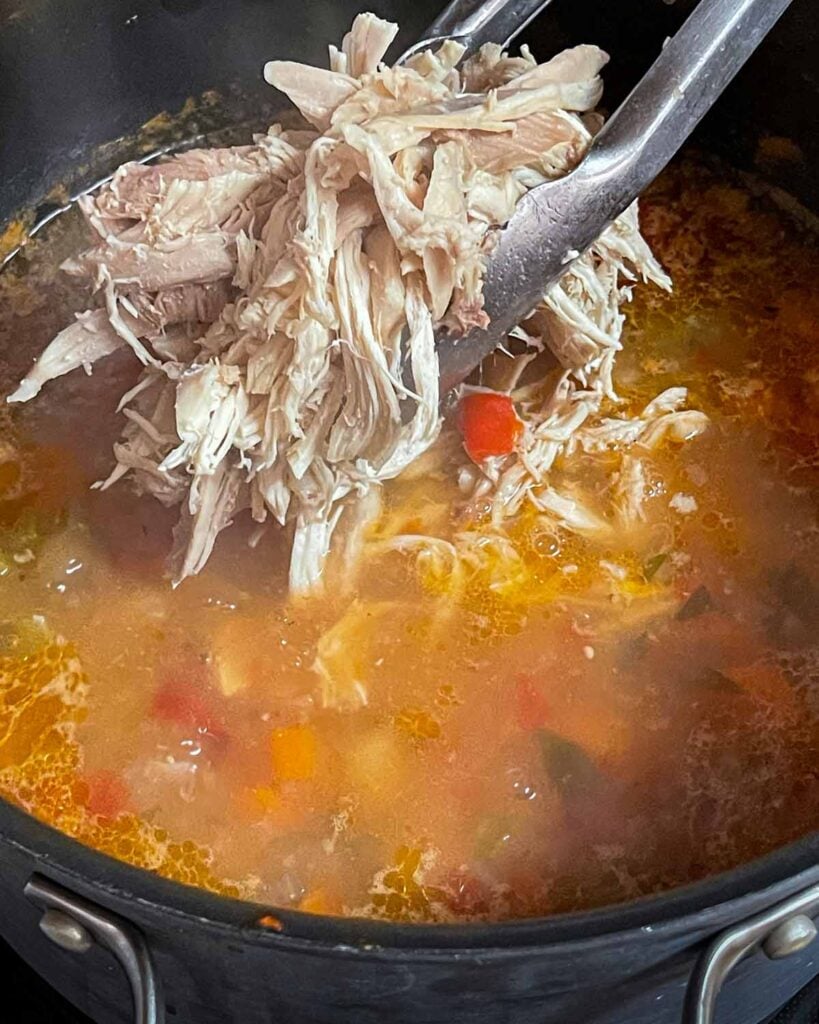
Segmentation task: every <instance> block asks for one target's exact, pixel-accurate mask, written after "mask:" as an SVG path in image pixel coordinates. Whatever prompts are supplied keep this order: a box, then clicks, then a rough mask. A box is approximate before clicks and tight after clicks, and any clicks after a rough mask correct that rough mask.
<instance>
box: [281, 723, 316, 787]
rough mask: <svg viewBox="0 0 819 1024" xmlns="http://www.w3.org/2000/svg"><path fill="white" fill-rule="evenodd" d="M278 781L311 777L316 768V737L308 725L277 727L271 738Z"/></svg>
mask: <svg viewBox="0 0 819 1024" xmlns="http://www.w3.org/2000/svg"><path fill="white" fill-rule="evenodd" d="M270 751H271V756H272V761H273V777H274V778H275V779H276V780H277V781H287V780H303V779H311V778H312V777H313V775H314V773H315V770H316V737H315V733H314V732H313V730H312V729H311V728H310V727H309V726H307V725H288V726H285V727H284V728H282V729H275V730H274V731H273V735H272V737H271V740H270Z"/></svg>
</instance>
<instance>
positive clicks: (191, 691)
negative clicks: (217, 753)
mask: <svg viewBox="0 0 819 1024" xmlns="http://www.w3.org/2000/svg"><path fill="white" fill-rule="evenodd" d="M151 714H152V715H153V717H154V718H156V719H158V720H159V721H161V722H174V723H176V724H177V725H183V726H186V727H187V728H190V729H193V730H195V731H196V732H197V733H199V734H201V735H209V736H212V737H213V738H214V739H217V740H223V739H225V737H226V733H225V729H224V726H223V725H222V724H221V723H220V721H219V719H218V717H217V715H216V714H215V712H214V711H213V709H212V708H211V706H210V705H209V703H208V700H207V698H206V696H205V694H204V693H203V692H202V688H201V686H200V685H199V683H198V681H197V682H190V681H188V680H186V679H178V678H171V679H170V680H168V681H166V682H165V683H163V684H162V685H160V687H159V689H158V690H157V691H156V693H155V694H154V699H153V702H152V704H151Z"/></svg>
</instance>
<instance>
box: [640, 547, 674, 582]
mask: <svg viewBox="0 0 819 1024" xmlns="http://www.w3.org/2000/svg"><path fill="white" fill-rule="evenodd" d="M667 559H668V553H667V552H665V551H661V552H660V554H658V555H653V556H652V557H651V558H649V559H648V560H647V561H646V563H645V564H644V565H643V579H645V581H646V582H647V583H650V582H651V580H653V579H654V577H655V576H656V575H657V571H658V570H659V569H660V568H661V567H662V566H663V565H664V564H665V562H666V561H667Z"/></svg>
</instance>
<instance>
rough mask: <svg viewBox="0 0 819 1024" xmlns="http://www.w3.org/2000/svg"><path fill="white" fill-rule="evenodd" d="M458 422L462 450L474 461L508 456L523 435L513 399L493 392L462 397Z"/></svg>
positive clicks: (479, 392) (476, 392)
mask: <svg viewBox="0 0 819 1024" xmlns="http://www.w3.org/2000/svg"><path fill="white" fill-rule="evenodd" d="M458 420H459V425H460V428H461V433H462V434H463V438H464V448H466V451H467V454H468V455H469V457H470V458H471V459H473V460H474V461H475V462H483V460H484V459H488V458H490V457H491V456H493V455H495V456H497V455H509V454H510V452H512V451H514V448H515V445H516V444H517V442H518V440H519V439H520V435H521V434H522V432H523V423H522V422H521V420H520V419H518V414H517V413H516V412H515V406H514V404H513V402H512V399H511V398H510V397H509V395H501V394H499V393H497V392H494V391H473V392H471V393H470V394H467V395H464V397H463V398H462V399H461V404H460V407H459V416H458Z"/></svg>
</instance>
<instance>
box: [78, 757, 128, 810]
mask: <svg viewBox="0 0 819 1024" xmlns="http://www.w3.org/2000/svg"><path fill="white" fill-rule="evenodd" d="M84 781H85V784H86V786H87V787H88V796H87V797H86V799H85V806H86V807H87V808H88V810H89V811H90V812H91V813H92V814H97V815H99V816H100V817H101V818H116V816H117V815H118V814H121V813H122V811H124V810H125V807H126V805H127V803H128V796H129V794H128V787H127V786H126V785H125V783H124V782H123V781H122V779H121V778H120V777H119V775H117V774H115V773H114V772H111V771H106V770H104V769H103V770H102V771H98V772H92V773H91V774H90V775H86V776H85V779H84Z"/></svg>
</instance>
